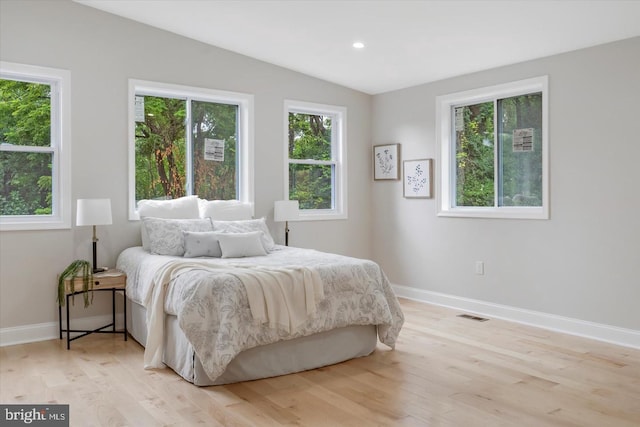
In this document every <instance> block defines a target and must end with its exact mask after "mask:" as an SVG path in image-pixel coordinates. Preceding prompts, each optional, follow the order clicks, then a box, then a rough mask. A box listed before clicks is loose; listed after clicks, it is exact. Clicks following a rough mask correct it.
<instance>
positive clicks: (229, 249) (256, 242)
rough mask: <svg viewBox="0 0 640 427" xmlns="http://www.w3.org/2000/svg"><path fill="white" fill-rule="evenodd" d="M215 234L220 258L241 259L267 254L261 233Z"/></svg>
mask: <svg viewBox="0 0 640 427" xmlns="http://www.w3.org/2000/svg"><path fill="white" fill-rule="evenodd" d="M215 234H217V237H218V241H219V242H220V250H221V251H222V258H241V257H247V256H260V255H266V254H267V251H266V250H265V249H264V246H263V244H262V231H250V232H248V233H215Z"/></svg>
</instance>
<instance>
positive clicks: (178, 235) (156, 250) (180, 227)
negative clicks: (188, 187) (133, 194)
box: [142, 217, 213, 256]
mask: <svg viewBox="0 0 640 427" xmlns="http://www.w3.org/2000/svg"><path fill="white" fill-rule="evenodd" d="M142 225H143V227H144V228H145V229H146V230H147V235H148V237H149V252H151V253H152V254H157V255H173V256H182V255H184V232H185V231H213V228H212V227H211V220H209V219H208V218H207V219H166V218H151V217H146V218H143V219H142Z"/></svg>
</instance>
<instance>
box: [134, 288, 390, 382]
mask: <svg viewBox="0 0 640 427" xmlns="http://www.w3.org/2000/svg"><path fill="white" fill-rule="evenodd" d="M127 320H128V322H127V328H128V330H129V333H130V334H131V336H132V337H133V338H134V339H135V340H136V341H138V342H139V343H140V344H142V345H143V346H144V345H145V343H146V341H147V327H146V309H145V308H144V307H143V306H142V305H140V304H138V303H136V302H134V301H132V300H129V301H128V302H127ZM377 339H378V337H377V328H376V326H375V325H364V326H361V325H356V326H348V327H344V328H339V329H335V330H332V331H327V332H322V333H318V334H314V335H310V336H307V337H301V338H296V339H292V340H289V341H280V342H277V343H273V344H269V345H264V346H260V347H256V348H252V349H249V350H245V351H243V352H241V353H240V354H238V355H237V356H236V357H235V359H233V361H232V362H231V363H230V364H229V366H228V367H227V369H226V371H225V372H224V373H223V374H222V375H221V376H220V377H218V378H216V379H215V380H211V379H210V378H209V377H208V376H207V374H206V373H205V371H204V369H203V367H202V363H201V362H200V360H199V359H198V356H197V355H196V354H195V352H194V350H193V347H192V346H191V343H189V341H188V340H187V338H186V336H185V335H184V333H183V332H182V330H181V329H180V327H179V326H178V319H177V317H176V316H173V315H166V316H165V343H164V359H163V361H164V363H165V364H166V365H167V366H169V367H170V368H171V369H173V370H174V371H175V372H176V373H177V374H178V375H180V376H181V377H182V378H184V379H185V380H187V381H189V382H191V383H193V384H195V385H198V386H209V385H221V384H229V383H235V382H241V381H249V380H256V379H260V378H269V377H274V376H278V375H285V374H291V373H294V372H301V371H305V370H309V369H314V368H319V367H322V366H327V365H332V364H335V363H340V362H344V361H345V360H349V359H353V358H356V357H362V356H368V355H369V354H371V353H372V352H373V351H374V350H375V348H376V345H377Z"/></svg>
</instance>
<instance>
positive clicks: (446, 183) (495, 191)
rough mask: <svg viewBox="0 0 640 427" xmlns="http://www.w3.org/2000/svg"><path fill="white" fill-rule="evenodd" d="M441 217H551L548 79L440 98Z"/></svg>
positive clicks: (526, 81)
mask: <svg viewBox="0 0 640 427" xmlns="http://www.w3.org/2000/svg"><path fill="white" fill-rule="evenodd" d="M437 108H438V113H437V115H438V117H437V126H438V130H437V136H438V143H439V144H438V146H439V150H440V153H439V156H440V165H441V167H440V174H439V187H440V189H439V191H438V197H439V200H438V207H439V213H438V214H439V215H441V216H464V217H483V218H529V219H548V218H549V201H548V198H549V195H548V173H549V172H548V153H549V147H548V137H547V132H548V130H547V77H546V76H545V77H539V78H533V79H528V80H522V81H518V82H513V83H508V84H504V85H499V86H492V87H488V88H483V89H477V90H472V91H467V92H461V93H456V94H451V95H445V96H440V97H438V98H437Z"/></svg>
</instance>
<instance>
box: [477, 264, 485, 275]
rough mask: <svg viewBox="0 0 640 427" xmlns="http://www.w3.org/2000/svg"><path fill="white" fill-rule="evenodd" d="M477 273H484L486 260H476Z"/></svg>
mask: <svg viewBox="0 0 640 427" xmlns="http://www.w3.org/2000/svg"><path fill="white" fill-rule="evenodd" d="M476 274H477V275H478V276H482V275H484V262H482V261H476Z"/></svg>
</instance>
